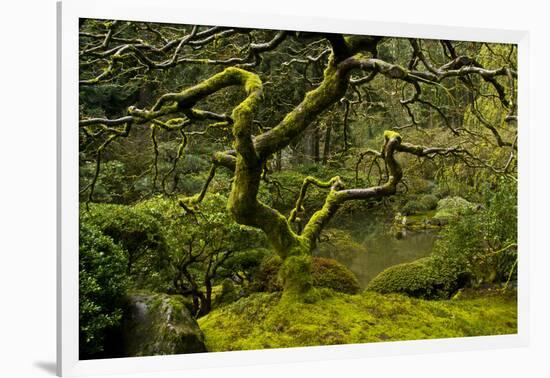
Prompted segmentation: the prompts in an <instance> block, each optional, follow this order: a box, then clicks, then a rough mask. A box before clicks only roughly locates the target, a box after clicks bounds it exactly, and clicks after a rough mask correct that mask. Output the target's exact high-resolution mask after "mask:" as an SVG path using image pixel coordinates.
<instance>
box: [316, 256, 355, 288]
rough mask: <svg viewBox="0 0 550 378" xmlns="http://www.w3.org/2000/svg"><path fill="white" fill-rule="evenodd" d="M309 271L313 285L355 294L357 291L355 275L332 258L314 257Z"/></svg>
mask: <svg viewBox="0 0 550 378" xmlns="http://www.w3.org/2000/svg"><path fill="white" fill-rule="evenodd" d="M311 272H312V276H313V286H316V287H324V288H327V289H332V290H334V291H338V292H341V293H347V294H355V293H358V292H359V289H360V287H359V281H357V277H355V275H354V274H353V272H352V271H351V270H349V269H348V268H347V267H345V266H344V265H342V264H340V263H339V262H338V261H336V260H333V259H326V258H322V257H314V258H313V260H312V266H311Z"/></svg>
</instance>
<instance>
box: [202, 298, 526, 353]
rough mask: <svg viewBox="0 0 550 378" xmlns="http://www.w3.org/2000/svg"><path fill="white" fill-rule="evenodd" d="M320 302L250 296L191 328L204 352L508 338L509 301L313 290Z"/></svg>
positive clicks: (512, 321) (513, 315) (512, 311)
mask: <svg viewBox="0 0 550 378" xmlns="http://www.w3.org/2000/svg"><path fill="white" fill-rule="evenodd" d="M319 292H320V294H321V298H322V299H321V300H319V301H317V302H315V303H309V304H308V303H300V302H296V301H293V300H292V299H287V298H283V299H282V298H281V295H280V293H257V294H253V295H251V296H249V297H247V298H242V299H240V300H239V301H237V302H235V303H232V304H231V305H228V306H226V307H222V308H219V309H217V310H215V311H213V312H212V313H210V314H208V315H207V316H205V317H203V318H201V319H200V320H199V325H200V328H201V329H202V331H203V332H204V334H205V339H206V345H207V349H208V350H209V351H229V350H247V349H265V348H285V347H299V346H313V345H332V344H354V343H370V342H379V341H397V340H418V339H434V338H449V337H465V336H482V335H500V334H514V333H516V332H517V306H516V297H515V295H514V294H510V293H508V294H502V293H500V292H499V291H496V290H495V291H485V292H483V293H481V292H475V293H473V292H471V293H461V295H459V296H456V297H455V299H452V300H444V301H428V300H421V299H415V298H409V297H406V296H402V295H397V294H384V295H383V294H378V293H374V292H364V293H362V294H358V295H349V294H343V293H336V292H334V291H332V290H329V289H319Z"/></svg>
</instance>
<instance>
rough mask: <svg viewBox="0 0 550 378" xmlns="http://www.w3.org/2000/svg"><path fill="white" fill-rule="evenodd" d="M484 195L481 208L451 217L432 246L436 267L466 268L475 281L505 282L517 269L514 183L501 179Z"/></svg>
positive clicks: (458, 271) (460, 270)
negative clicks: (450, 220)
mask: <svg viewBox="0 0 550 378" xmlns="http://www.w3.org/2000/svg"><path fill="white" fill-rule="evenodd" d="M485 197H486V198H487V205H486V208H485V209H481V210H480V211H478V212H476V213H470V214H469V215H464V216H462V217H458V218H453V221H452V222H451V223H450V224H449V225H448V226H447V227H446V228H445V229H444V230H443V232H442V234H441V239H440V240H439V241H438V242H437V243H436V246H435V250H434V258H435V259H436V262H437V265H438V266H439V267H446V269H452V270H453V271H455V272H456V274H458V273H461V272H466V273H468V274H469V275H471V276H472V283H473V284H475V285H480V284H484V283H492V282H507V281H508V280H510V279H513V278H514V277H515V274H516V269H517V266H516V261H517V191H516V187H515V184H514V183H511V182H509V181H507V180H505V179H502V180H501V181H500V182H499V186H498V187H496V188H493V189H492V190H488V191H487V192H486V193H485Z"/></svg>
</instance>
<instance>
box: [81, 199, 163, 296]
mask: <svg viewBox="0 0 550 378" xmlns="http://www.w3.org/2000/svg"><path fill="white" fill-rule="evenodd" d="M80 222H81V224H92V225H94V226H96V227H98V228H99V230H101V232H102V233H104V234H105V235H108V236H110V237H111V238H112V239H113V240H114V241H115V242H116V243H117V244H119V245H120V246H121V247H122V249H123V250H124V252H125V254H126V265H127V266H126V270H127V273H128V274H130V275H132V276H134V277H135V278H136V279H135V280H134V282H135V284H136V285H137V286H138V287H157V288H162V287H163V283H162V281H163V277H162V275H163V272H164V271H165V270H166V269H167V267H168V244H167V240H166V235H165V233H164V229H163V228H162V225H161V222H160V221H159V218H158V217H156V216H155V215H154V214H151V213H149V212H147V211H143V210H142V209H141V208H139V207H134V206H125V205H113V204H91V205H90V206H89V210H87V209H86V208H85V207H84V206H82V208H81V211H80Z"/></svg>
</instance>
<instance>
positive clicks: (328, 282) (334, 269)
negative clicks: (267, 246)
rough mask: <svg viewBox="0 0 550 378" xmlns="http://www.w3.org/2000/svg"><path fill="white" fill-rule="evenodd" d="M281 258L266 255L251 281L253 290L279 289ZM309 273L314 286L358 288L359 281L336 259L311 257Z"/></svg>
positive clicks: (343, 289)
mask: <svg viewBox="0 0 550 378" xmlns="http://www.w3.org/2000/svg"><path fill="white" fill-rule="evenodd" d="M281 265H282V260H281V258H280V257H279V256H277V255H270V256H268V257H266V258H265V259H264V260H263V261H262V264H261V265H260V269H259V270H258V273H257V274H256V275H255V276H254V279H253V283H252V290H253V291H267V292H274V291H281V290H283V284H282V282H281V279H280V277H279V270H280V268H281ZM311 275H312V278H313V286H314V287H322V288H327V289H332V290H334V291H338V292H342V293H348V294H356V293H358V292H359V290H360V286H359V282H358V281H357V278H356V277H355V275H354V274H353V272H352V271H351V270H349V269H348V268H347V267H345V266H344V265H342V264H341V263H339V262H338V261H336V260H333V259H327V258H323V257H313V258H312V265H311Z"/></svg>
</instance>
